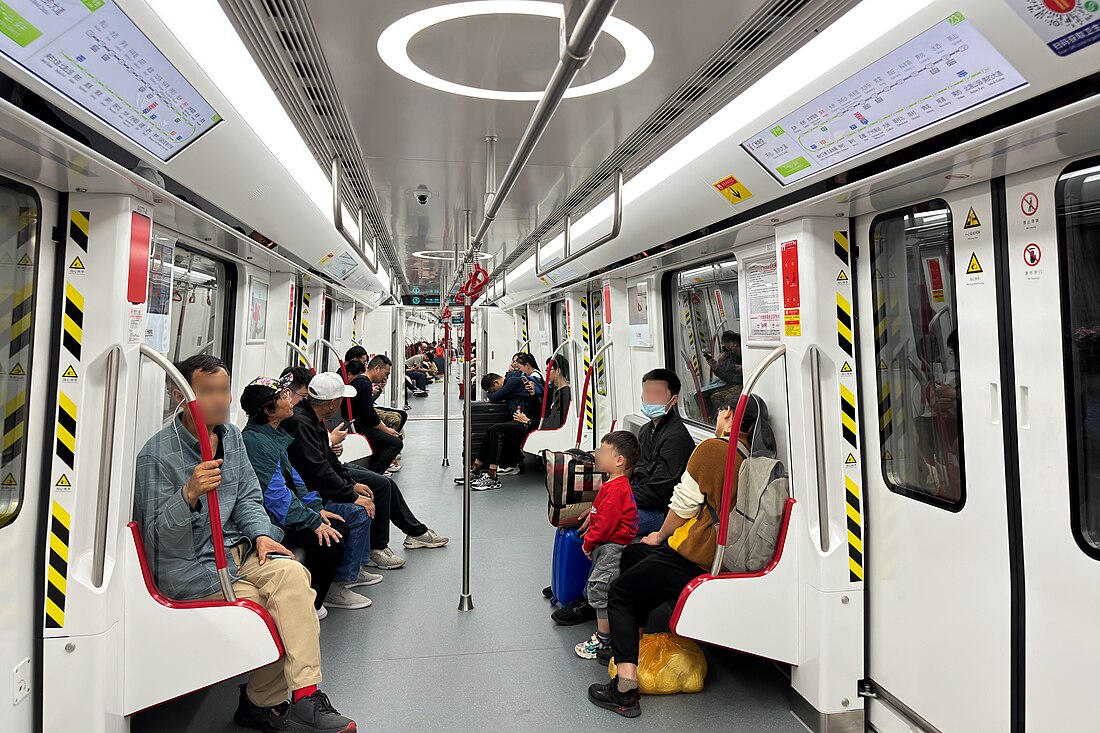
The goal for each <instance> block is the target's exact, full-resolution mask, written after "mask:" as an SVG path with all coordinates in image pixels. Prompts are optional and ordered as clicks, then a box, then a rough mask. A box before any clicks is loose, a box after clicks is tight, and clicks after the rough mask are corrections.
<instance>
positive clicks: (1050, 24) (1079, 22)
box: [1005, 0, 1100, 56]
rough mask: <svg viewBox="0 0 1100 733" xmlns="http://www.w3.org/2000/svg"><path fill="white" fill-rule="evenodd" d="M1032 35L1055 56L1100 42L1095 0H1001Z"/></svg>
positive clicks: (1099, 17)
mask: <svg viewBox="0 0 1100 733" xmlns="http://www.w3.org/2000/svg"><path fill="white" fill-rule="evenodd" d="M1005 1H1006V2H1007V3H1008V4H1009V5H1010V6H1011V7H1012V9H1013V10H1015V11H1016V14H1017V15H1019V16H1020V17H1021V18H1023V19H1024V22H1025V23H1027V26H1028V27H1029V28H1031V30H1032V31H1034V32H1035V35H1037V36H1039V38H1040V39H1041V40H1042V41H1043V43H1045V44H1047V47H1049V48H1050V50H1051V51H1053V52H1054V53H1056V54H1058V55H1059V56H1069V55H1070V54H1071V53H1075V52H1077V51H1080V50H1081V49H1082V48H1087V47H1088V46H1091V45H1092V44H1094V43H1096V42H1097V41H1100V3H1098V2H1096V0H1005Z"/></svg>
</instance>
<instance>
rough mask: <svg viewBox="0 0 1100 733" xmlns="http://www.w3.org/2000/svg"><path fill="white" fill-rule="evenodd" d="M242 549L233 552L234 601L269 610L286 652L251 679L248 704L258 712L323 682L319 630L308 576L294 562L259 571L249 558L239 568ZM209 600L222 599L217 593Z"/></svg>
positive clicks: (269, 564) (266, 565)
mask: <svg viewBox="0 0 1100 733" xmlns="http://www.w3.org/2000/svg"><path fill="white" fill-rule="evenodd" d="M244 547H245V546H244V545H237V546H236V547H234V548H233V560H234V561H236V563H237V567H238V568H240V570H239V572H238V575H240V577H241V578H243V580H239V581H237V582H236V583H234V584H233V592H234V593H236V594H237V598H238V599H241V600H248V601H255V602H256V603H258V604H259V605H261V606H263V607H264V608H265V609H267V612H268V613H269V614H271V618H272V619H273V620H274V621H275V626H276V628H278V629H279V636H281V637H282V639H283V649H284V650H285V653H284V654H283V658H282V659H280V660H279V661H277V662H272V663H271V664H269V665H267V666H266V667H260V668H259V669H257V670H256V671H255V672H253V673H252V674H251V675H250V676H249V678H248V688H247V692H248V699H249V700H251V701H252V702H253V704H255V705H259V706H260V707H274V706H275V705H278V704H279V703H281V702H282V701H283V700H286V699H287V698H288V697H290V692H291V691H293V690H298V689H301V688H303V687H309V686H310V685H317V684H320V682H321V638H320V635H321V625H320V623H319V622H318V621H317V612H316V611H315V610H314V609H313V600H314V598H315V597H316V594H315V593H314V592H313V589H312V588H310V587H309V581H310V577H309V571H308V570H306V568H305V566H304V565H302V564H301V563H300V562H298V561H297V560H287V559H283V558H275V559H273V560H268V561H267V562H266V563H264V564H263V565H260V561H259V559H258V558H257V555H256V553H255V552H253V553H251V554H250V555H249V556H248V559H247V560H245V561H244V563H242V562H241V554H242V552H243V550H244ZM208 598H209V599H214V598H221V593H215V594H214V595H212V596H208Z"/></svg>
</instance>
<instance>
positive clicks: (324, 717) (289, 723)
mask: <svg viewBox="0 0 1100 733" xmlns="http://www.w3.org/2000/svg"><path fill="white" fill-rule="evenodd" d="M283 730H285V731H286V733H355V731H356V730H357V728H356V727H355V721H353V720H351V719H350V718H345V717H344V716H343V715H341V714H340V713H338V712H336V708H334V707H332V703H331V702H329V700H328V696H327V695H325V693H323V692H321V691H320V690H317V692H315V693H313V694H312V695H310V696H309V697H303V698H302V699H301V700H299V701H298V702H296V703H294V704H292V705H291V706H290V710H289V712H288V713H287V716H286V726H285V727H284V728H283Z"/></svg>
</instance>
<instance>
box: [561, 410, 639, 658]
mask: <svg viewBox="0 0 1100 733" xmlns="http://www.w3.org/2000/svg"><path fill="white" fill-rule="evenodd" d="M641 451H642V449H641V446H639V445H638V439H637V438H635V437H634V434H633V433H631V432H629V431H627V430H616V431H614V432H611V433H608V434H607V435H605V436H603V440H601V441H600V447H599V448H597V449H596V470H597V471H600V472H602V473H604V474H606V475H607V478H606V479H604V482H603V485H602V486H601V487H600V492H599V493H598V494H596V500H595V501H594V502H592V510H591V512H590V513H589V515H588V519H587V520H586V522H587V524H588V531H587V532H585V533H584V554H585V555H588V557H590V558H591V559H592V571H591V572H590V573H589V574H588V588H587V596H588V603H589V604H591V606H592V608H594V609H596V633H595V634H592V636H591V638H589V639H585V640H584V641H582V642H581V643H580V644H577V646H575V647H574V649H575V650H576V652H577V656H579V657H581V658H582V659H601V660H603V661H606V660H607V659H609V658H610V654H611V624H610V622H609V621H608V620H607V590H608V588H609V587H610V586H611V583H612V582H614V580H615V579H616V578H618V577H619V558H620V556H621V555H622V554H623V548H624V547H626V546H627V545H629V544H630V543H631V541H632V540H633V539H634V535H636V534H637V533H638V505H637V504H635V503H634V492H633V491H632V490H631V489H630V480H629V479H628V478H627V477H626V472H627V471H629V470H630V469H631V468H633V466H634V464H635V463H636V462H637V460H638V456H640V455H641Z"/></svg>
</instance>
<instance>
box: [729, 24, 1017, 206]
mask: <svg viewBox="0 0 1100 733" xmlns="http://www.w3.org/2000/svg"><path fill="white" fill-rule="evenodd" d="M1026 85H1027V80H1026V79H1024V77H1023V76H1021V75H1020V73H1019V72H1017V71H1016V69H1014V68H1012V65H1011V64H1009V63H1008V61H1006V60H1005V58H1004V57H1003V56H1001V55H1000V54H999V53H998V52H997V50H996V49H995V48H993V45H992V44H991V43H990V42H989V41H987V40H986V39H985V37H984V36H982V35H981V34H980V33H979V32H978V31H977V30H976V29H975V28H974V27H973V26H972V25H971V24H970V22H969V21H967V20H966V18H965V17H963V15H962V13H955V14H953V15H952V16H950V17H949V18H946V19H945V20H943V21H942V22H940V23H937V24H936V25H935V26H933V27H932V28H929V29H928V30H927V31H925V32H924V33H922V34H920V35H919V36H917V37H916V38H914V39H913V40H911V41H909V42H908V43H906V44H905V45H904V46H902V47H900V48H898V49H896V50H894V51H893V52H891V53H889V54H887V55H886V56H884V57H882V58H881V59H879V60H878V61H876V62H875V63H874V64H872V65H870V66H868V67H866V68H865V69H863V70H862V71H860V72H859V73H857V74H854V75H852V76H850V77H849V78H848V79H846V80H845V81H843V82H842V83H840V84H837V85H836V86H835V87H833V88H832V89H830V90H829V91H828V92H826V93H825V94H822V95H821V96H820V97H818V98H817V99H815V100H813V101H812V102H810V103H809V104H807V105H805V106H803V107H802V108H801V109H799V110H797V111H796V112H794V113H792V114H790V115H788V116H787V117H785V118H783V119H782V120H779V121H778V122H776V123H775V124H773V125H771V126H769V127H768V128H767V129H765V130H761V131H760V133H759V134H757V135H754V136H753V137H751V138H749V139H748V140H746V141H745V142H743V143H741V147H742V148H744V149H745V151H746V152H748V153H749V155H751V156H752V157H753V158H755V159H756V160H757V162H759V163H760V164H761V165H762V166H764V168H766V169H767V170H768V172H769V173H771V174H772V175H773V176H775V178H776V180H778V181H779V182H780V183H781V184H783V185H788V184H791V183H794V182H795V181H798V180H801V179H803V178H805V177H806V176H809V175H813V174H814V173H817V172H818V171H820V170H823V169H825V168H828V167H829V166H833V165H836V164H837V163H842V162H844V161H846V160H848V159H849V158H853V157H855V156H856V155H859V154H860V153H864V152H866V151H868V150H873V149H874V148H877V147H879V146H880V145H885V144H886V143H888V142H891V141H893V140H897V139H898V138H899V137H902V136H904V135H908V134H909V133H912V132H916V131H917V130H920V129H922V128H924V127H927V126H928V125H931V124H933V123H935V122H939V121H940V120H943V119H946V118H948V117H950V116H952V115H955V114H958V113H960V112H963V111H965V110H967V109H970V108H971V107H974V106H976V105H978V104H981V103H983V102H987V101H989V100H990V99H993V98H995V97H999V96H1001V95H1002V94H1007V93H1008V92H1011V91H1012V90H1014V89H1019V88H1020V87H1023V86H1026Z"/></svg>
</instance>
